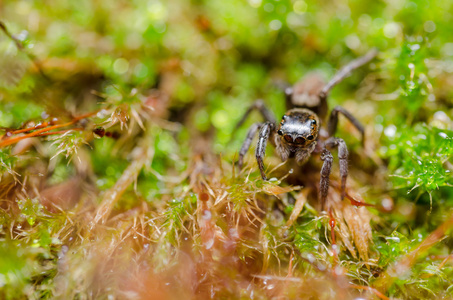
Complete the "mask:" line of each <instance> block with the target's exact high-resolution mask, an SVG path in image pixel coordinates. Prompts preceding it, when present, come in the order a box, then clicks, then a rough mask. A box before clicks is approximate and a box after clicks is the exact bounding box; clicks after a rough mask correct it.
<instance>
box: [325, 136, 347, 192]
mask: <svg viewBox="0 0 453 300" xmlns="http://www.w3.org/2000/svg"><path fill="white" fill-rule="evenodd" d="M326 146H327V147H329V148H334V147H335V148H338V160H339V162H340V177H341V200H343V199H344V197H345V195H346V178H347V177H348V157H349V152H348V147H347V146H346V143H345V142H344V140H343V139H340V138H336V137H331V138H329V139H328V140H327V141H326ZM321 158H322V157H321Z"/></svg>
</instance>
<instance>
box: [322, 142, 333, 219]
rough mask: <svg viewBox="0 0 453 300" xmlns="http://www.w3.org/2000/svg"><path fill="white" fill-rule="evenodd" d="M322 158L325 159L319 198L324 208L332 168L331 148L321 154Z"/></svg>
mask: <svg viewBox="0 0 453 300" xmlns="http://www.w3.org/2000/svg"><path fill="white" fill-rule="evenodd" d="M321 159H322V160H323V161H324V163H323V164H322V168H321V179H320V181H319V200H320V202H321V209H322V210H323V209H324V206H325V203H326V199H327V192H328V191H329V176H330V171H331V170H332V161H333V156H332V153H330V151H329V150H327V149H324V150H323V152H322V154H321Z"/></svg>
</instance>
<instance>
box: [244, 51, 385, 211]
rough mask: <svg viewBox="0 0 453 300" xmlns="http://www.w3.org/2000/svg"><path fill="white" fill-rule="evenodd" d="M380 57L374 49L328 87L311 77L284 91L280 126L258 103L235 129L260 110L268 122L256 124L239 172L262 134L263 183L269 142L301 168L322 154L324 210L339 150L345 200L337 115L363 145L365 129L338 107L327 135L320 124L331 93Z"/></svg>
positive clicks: (345, 166) (344, 154)
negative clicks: (284, 107) (357, 133)
mask: <svg viewBox="0 0 453 300" xmlns="http://www.w3.org/2000/svg"><path fill="white" fill-rule="evenodd" d="M376 55H377V50H376V49H373V50H371V51H370V52H368V53H367V54H365V55H364V56H362V57H359V58H358V59H356V60H353V61H351V62H350V63H349V64H347V65H346V66H344V67H343V68H341V69H340V70H339V71H338V72H337V73H336V74H335V76H334V77H333V78H332V79H331V80H330V81H329V82H328V83H327V84H325V83H324V82H323V81H322V79H320V78H319V77H317V76H311V77H308V78H307V79H305V80H302V81H301V82H299V83H297V84H296V85H294V87H290V88H287V89H286V90H285V95H286V102H287V106H288V108H289V110H288V111H287V112H286V113H285V114H284V115H283V117H282V120H281V122H280V124H278V125H277V123H276V120H275V118H274V116H273V114H272V113H271V112H270V111H269V110H268V109H267V108H266V107H265V105H264V103H263V102H262V101H261V100H257V101H255V102H254V103H253V105H252V106H250V107H249V109H248V110H247V111H246V113H245V114H244V116H243V117H242V119H241V120H240V121H239V123H238V125H237V126H236V128H238V127H239V126H241V124H242V123H243V122H244V121H245V120H246V118H247V117H248V115H249V114H250V113H251V112H252V111H253V110H255V109H257V110H258V111H259V112H260V113H261V114H262V116H263V117H264V119H265V120H266V122H264V123H255V124H253V125H252V126H251V127H250V129H249V131H248V133H247V137H246V139H245V141H244V143H243V145H242V147H241V150H240V151H239V160H238V165H239V168H242V164H243V159H244V155H245V154H246V153H247V151H248V149H249V148H250V145H251V143H252V140H253V137H254V136H255V134H256V132H257V131H258V130H259V138H258V144H257V146H256V152H255V156H256V160H257V162H258V167H259V169H260V172H261V177H262V178H263V180H267V178H266V174H265V172H264V164H263V158H264V154H265V151H266V144H267V140H269V139H271V140H270V141H271V143H272V144H273V145H274V146H275V147H276V151H277V153H278V154H279V155H280V157H281V159H282V161H286V160H287V159H288V158H295V160H296V162H297V163H298V164H299V165H301V164H303V163H305V162H306V161H307V160H308V159H309V158H310V155H311V154H312V153H321V160H322V161H323V166H322V168H321V179H320V182H319V194H318V195H319V200H320V201H321V206H322V208H324V204H325V201H326V198H327V192H328V189H329V175H330V172H331V169H332V161H333V156H332V154H331V153H330V151H329V149H332V148H338V159H339V163H340V176H341V197H342V199H343V198H344V197H345V194H346V192H345V189H346V178H347V176H348V149H347V146H346V143H345V142H344V140H343V139H341V138H338V137H335V136H334V135H335V132H336V129H337V124H338V114H339V113H341V114H343V115H344V116H345V117H346V118H347V119H348V120H349V121H350V122H351V123H352V124H353V125H354V126H355V127H356V128H357V129H358V130H359V131H360V133H361V135H362V142H363V139H364V133H365V132H364V127H363V126H362V124H360V122H359V121H358V120H357V119H356V118H355V117H354V116H353V115H352V114H350V113H349V112H348V111H347V110H345V109H344V108H343V107H341V106H336V107H335V108H334V109H333V110H332V112H331V113H330V117H329V120H328V122H327V133H326V132H325V131H324V130H321V124H322V123H321V121H322V120H323V119H324V118H325V117H326V112H327V96H328V94H329V92H330V90H331V89H332V88H333V87H334V86H335V85H336V84H337V83H339V82H341V81H342V80H343V79H344V78H346V77H347V76H349V75H350V73H351V72H352V71H353V70H355V69H357V68H359V67H360V66H363V65H364V64H366V63H368V62H370V61H371V60H372V59H373V58H374V57H375V56H376Z"/></svg>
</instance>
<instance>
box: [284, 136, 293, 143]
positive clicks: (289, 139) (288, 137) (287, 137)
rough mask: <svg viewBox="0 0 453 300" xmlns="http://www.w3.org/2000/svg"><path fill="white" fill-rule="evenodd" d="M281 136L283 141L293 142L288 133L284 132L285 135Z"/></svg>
mask: <svg viewBox="0 0 453 300" xmlns="http://www.w3.org/2000/svg"><path fill="white" fill-rule="evenodd" d="M283 138H284V139H285V141H287V142H288V143H292V142H293V138H292V137H291V136H290V135H287V134H285V135H284V136H283Z"/></svg>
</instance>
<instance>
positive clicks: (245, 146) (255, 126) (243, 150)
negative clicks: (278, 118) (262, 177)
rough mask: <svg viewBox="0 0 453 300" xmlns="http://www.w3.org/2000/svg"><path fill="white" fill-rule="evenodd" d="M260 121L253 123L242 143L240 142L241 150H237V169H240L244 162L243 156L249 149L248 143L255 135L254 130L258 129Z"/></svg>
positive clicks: (250, 142)
mask: <svg viewBox="0 0 453 300" xmlns="http://www.w3.org/2000/svg"><path fill="white" fill-rule="evenodd" d="M261 125H263V124H262V123H255V124H253V125H252V126H251V127H250V129H249V131H248V132H247V137H246V138H245V141H244V143H243V144H242V147H241V150H240V151H239V158H238V166H239V169H242V165H243V164H244V156H245V154H246V153H247V151H249V148H250V145H251V144H252V141H253V138H254V137H255V134H256V132H257V131H258V130H259V129H260V127H261Z"/></svg>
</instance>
